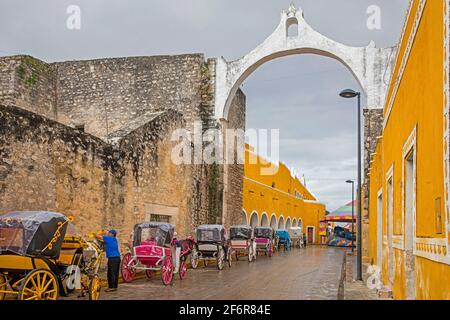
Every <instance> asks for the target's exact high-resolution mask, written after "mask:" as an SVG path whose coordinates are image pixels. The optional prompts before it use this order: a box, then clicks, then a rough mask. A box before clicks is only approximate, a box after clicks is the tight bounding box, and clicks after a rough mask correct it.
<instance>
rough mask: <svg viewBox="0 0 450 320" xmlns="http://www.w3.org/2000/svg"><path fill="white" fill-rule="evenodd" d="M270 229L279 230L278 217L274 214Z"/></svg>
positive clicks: (271, 218)
mask: <svg viewBox="0 0 450 320" xmlns="http://www.w3.org/2000/svg"><path fill="white" fill-rule="evenodd" d="M270 227H271V228H273V229H276V228H277V217H276V216H275V214H272V216H271V217H270Z"/></svg>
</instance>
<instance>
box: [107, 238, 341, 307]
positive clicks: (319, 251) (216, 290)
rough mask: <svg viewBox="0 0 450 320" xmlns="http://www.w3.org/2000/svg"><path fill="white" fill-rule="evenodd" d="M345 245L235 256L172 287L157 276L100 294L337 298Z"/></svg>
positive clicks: (190, 273)
mask: <svg viewBox="0 0 450 320" xmlns="http://www.w3.org/2000/svg"><path fill="white" fill-rule="evenodd" d="M346 250H347V249H341V248H330V247H320V246H309V247H307V248H306V249H293V250H292V251H291V252H279V253H275V254H274V256H273V257H272V258H268V257H266V256H258V258H257V261H256V262H252V263H248V262H247V261H246V260H245V259H242V260H239V261H233V264H232V267H231V269H230V268H228V266H226V267H225V268H224V270H222V271H219V270H217V268H216V267H215V266H214V264H213V263H211V265H210V266H208V267H206V268H205V267H203V266H202V267H200V266H199V268H198V269H197V270H191V269H190V270H188V277H187V279H185V280H183V281H181V280H179V278H178V277H176V278H175V279H174V281H173V284H172V285H171V286H167V287H165V286H164V285H163V284H162V281H161V278H160V277H155V279H151V280H148V279H146V278H144V279H142V278H141V279H138V280H136V281H134V282H133V283H131V284H121V285H120V286H119V290H118V291H117V292H113V293H104V292H102V294H101V299H105V300H110V299H112V300H118V299H135V300H142V299H144V300H153V299H164V300H166V299H181V300H205V299H217V300H224V299H230V300H244V299H255V300H268V299H281V300H296V299H305V300H312V299H313V300H315V299H321V300H324V299H325V300H336V299H337V298H338V291H339V284H340V280H341V271H342V263H343V257H344V253H345V252H346ZM200 265H203V264H202V263H200Z"/></svg>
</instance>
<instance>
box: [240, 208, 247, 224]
mask: <svg viewBox="0 0 450 320" xmlns="http://www.w3.org/2000/svg"><path fill="white" fill-rule="evenodd" d="M241 224H248V216H247V212H245V210H244V209H242V213H241Z"/></svg>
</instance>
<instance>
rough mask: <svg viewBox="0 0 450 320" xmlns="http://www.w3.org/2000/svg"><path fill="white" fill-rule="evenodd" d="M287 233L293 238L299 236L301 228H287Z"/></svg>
mask: <svg viewBox="0 0 450 320" xmlns="http://www.w3.org/2000/svg"><path fill="white" fill-rule="evenodd" d="M289 234H290V235H291V236H292V237H293V238H298V237H300V236H301V235H302V228H299V227H292V228H289Z"/></svg>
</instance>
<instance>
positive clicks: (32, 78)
mask: <svg viewBox="0 0 450 320" xmlns="http://www.w3.org/2000/svg"><path fill="white" fill-rule="evenodd" d="M55 89H56V77H55V73H54V71H53V68H52V66H51V65H49V64H47V63H44V62H42V61H40V60H38V59H35V58H33V57H30V56H12V57H3V58H1V59H0V104H5V105H14V106H16V107H19V108H23V109H26V110H29V111H32V112H35V113H37V114H40V115H43V116H45V117H47V118H50V119H56V117H57V107H56V91H55Z"/></svg>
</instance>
